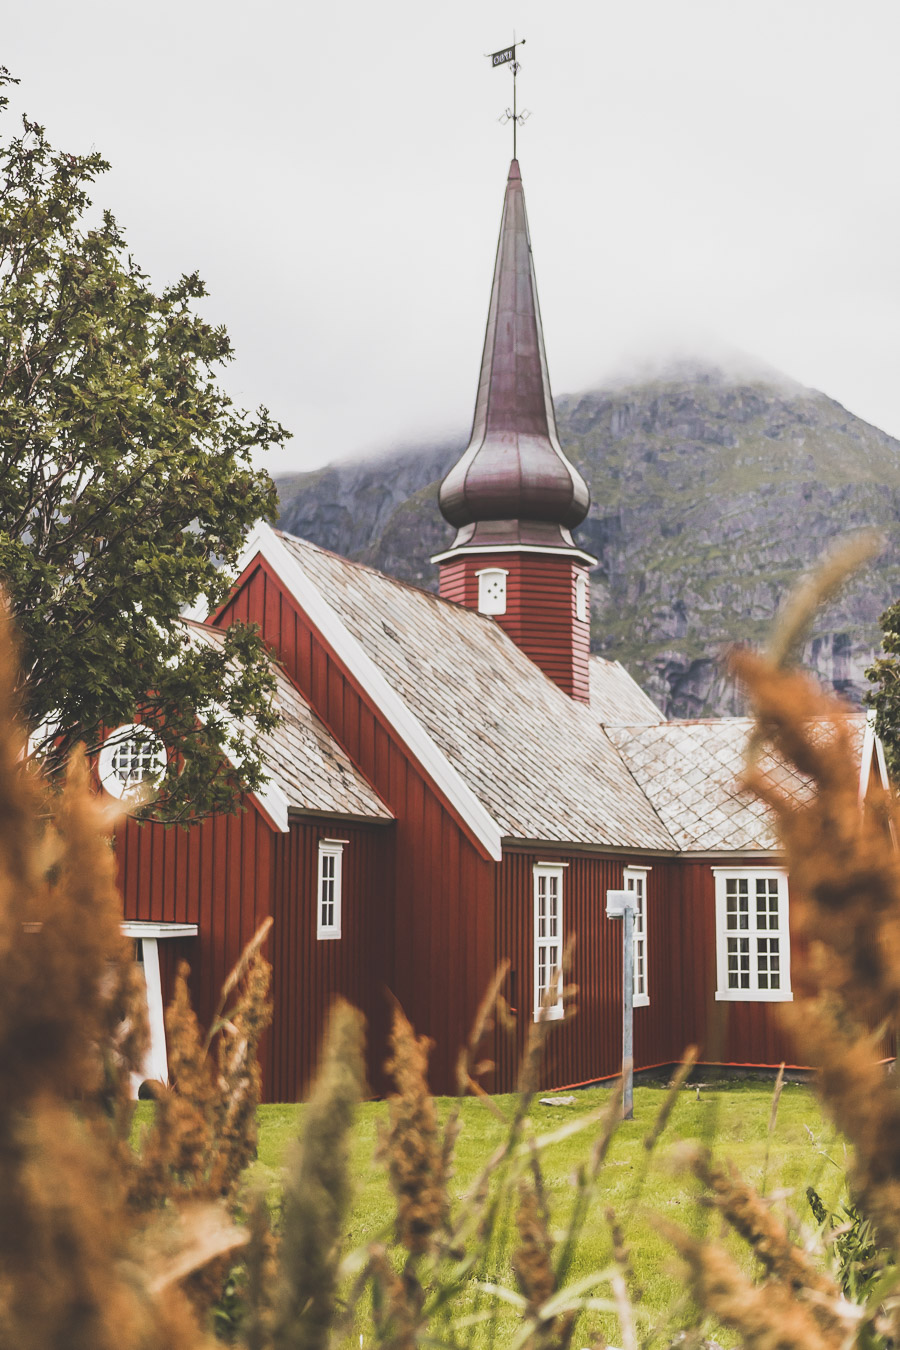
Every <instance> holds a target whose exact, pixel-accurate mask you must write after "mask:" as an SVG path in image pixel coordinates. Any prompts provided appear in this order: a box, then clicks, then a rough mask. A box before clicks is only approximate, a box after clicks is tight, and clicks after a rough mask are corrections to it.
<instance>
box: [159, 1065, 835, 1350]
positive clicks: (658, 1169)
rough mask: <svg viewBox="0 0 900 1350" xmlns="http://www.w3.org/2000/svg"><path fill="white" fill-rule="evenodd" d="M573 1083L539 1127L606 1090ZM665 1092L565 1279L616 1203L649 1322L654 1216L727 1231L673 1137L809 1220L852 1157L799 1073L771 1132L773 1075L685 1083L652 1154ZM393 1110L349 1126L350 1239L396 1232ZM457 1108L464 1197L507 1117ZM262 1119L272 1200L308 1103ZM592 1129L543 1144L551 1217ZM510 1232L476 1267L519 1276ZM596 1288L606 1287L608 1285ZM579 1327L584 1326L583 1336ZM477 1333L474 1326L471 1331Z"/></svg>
mask: <svg viewBox="0 0 900 1350" xmlns="http://www.w3.org/2000/svg"><path fill="white" fill-rule="evenodd" d="M574 1095H575V1102H574V1104H573V1105H572V1106H560V1107H551V1106H544V1105H541V1104H540V1103H539V1102H537V1101H536V1102H535V1104H534V1108H533V1110H532V1113H531V1118H532V1121H533V1125H534V1129H535V1132H536V1134H537V1135H538V1136H542V1135H544V1134H548V1133H552V1132H554V1131H557V1130H558V1129H559V1128H560V1126H562V1125H564V1124H567V1123H568V1122H570V1121H572V1120H574V1119H576V1118H578V1117H582V1116H584V1115H587V1114H589V1113H591V1112H593V1111H596V1109H597V1108H599V1107H601V1106H602V1105H603V1104H604V1103H605V1102H606V1101H607V1099H608V1096H609V1090H608V1089H600V1088H596V1089H587V1090H584V1091H581V1092H578V1093H576V1094H574ZM665 1096H666V1093H665V1090H664V1089H663V1088H656V1087H639V1088H637V1089H636V1091H635V1094H634V1097H635V1119H634V1121H633V1122H627V1123H623V1124H622V1126H621V1127H620V1129H619V1131H618V1133H617V1135H616V1137H615V1139H614V1141H613V1144H612V1147H611V1149H610V1153H609V1157H608V1161H607V1164H606V1167H605V1170H604V1174H603V1185H602V1187H601V1193H600V1197H599V1199H598V1201H597V1202H596V1203H595V1205H594V1207H593V1209H592V1211H591V1212H590V1213H589V1215H588V1219H587V1222H586V1224H585V1226H584V1229H583V1232H582V1235H581V1238H580V1242H579V1247H578V1252H577V1256H576V1258H575V1261H574V1265H573V1268H572V1270H571V1273H570V1276H569V1280H570V1281H572V1280H576V1279H578V1278H579V1277H581V1276H583V1275H585V1274H588V1273H590V1272H592V1271H597V1270H602V1269H604V1268H606V1267H607V1266H608V1265H609V1262H610V1255H611V1241H610V1235H609V1226H608V1223H607V1222H606V1219H605V1210H606V1207H607V1206H612V1207H613V1208H614V1209H615V1211H616V1213H617V1215H618V1217H619V1219H620V1221H621V1222H622V1223H623V1226H624V1228H625V1230H626V1235H627V1238H628V1241H629V1243H630V1245H631V1249H632V1259H633V1265H634V1270H635V1275H636V1277H637V1280H638V1282H639V1283H640V1285H641V1286H642V1288H643V1291H644V1305H645V1307H646V1308H647V1309H648V1310H649V1312H650V1314H651V1315H652V1318H651V1325H652V1324H653V1321H654V1320H656V1319H660V1321H662V1320H665V1319H668V1318H670V1317H671V1315H672V1313H673V1310H675V1316H676V1323H677V1308H678V1306H679V1304H680V1302H681V1301H682V1300H683V1298H684V1289H683V1285H682V1282H681V1280H680V1279H679V1276H678V1274H677V1272H676V1270H675V1268H674V1262H673V1259H672V1256H671V1249H670V1248H669V1246H668V1244H667V1243H666V1241H665V1239H664V1238H663V1237H662V1235H661V1234H660V1232H659V1231H658V1227H657V1224H656V1222H655V1216H658V1215H662V1216H664V1217H665V1218H666V1219H668V1220H670V1221H674V1222H677V1223H681V1224H683V1225H684V1226H686V1227H687V1228H689V1229H690V1230H691V1231H692V1232H694V1233H696V1234H698V1235H699V1234H700V1233H702V1232H704V1231H708V1232H709V1233H710V1235H715V1236H718V1235H719V1233H720V1222H719V1219H718V1216H717V1215H715V1214H714V1213H713V1212H711V1211H710V1210H709V1209H704V1208H701V1207H700V1206H698V1205H697V1204H696V1203H695V1197H696V1188H695V1185H694V1184H693V1182H692V1180H691V1178H690V1177H689V1176H688V1175H687V1174H686V1173H685V1172H684V1170H683V1169H681V1168H679V1167H678V1165H677V1148H674V1149H673V1146H674V1145H677V1143H678V1141H680V1140H701V1141H703V1142H706V1143H708V1144H709V1145H710V1146H711V1147H712V1148H713V1151H714V1153H715V1155H716V1156H717V1157H719V1158H722V1159H729V1160H731V1161H732V1162H733V1163H734V1164H735V1165H736V1166H737V1168H738V1169H739V1170H740V1171H741V1173H742V1174H743V1175H744V1177H745V1178H746V1179H747V1180H749V1181H751V1182H753V1183H754V1184H755V1185H757V1186H758V1187H760V1188H764V1189H765V1191H766V1193H767V1194H769V1195H770V1196H772V1195H774V1196H776V1197H777V1198H778V1203H781V1202H782V1199H783V1201H784V1203H786V1204H787V1205H788V1206H789V1207H790V1208H792V1209H793V1210H794V1211H795V1213H796V1214H797V1215H798V1216H799V1217H800V1219H801V1220H802V1221H803V1223H806V1224H810V1225H811V1226H813V1225H812V1220H811V1216H810V1214H809V1210H808V1207H807V1202H806V1196H805V1188H806V1186H807V1185H810V1184H812V1185H815V1186H816V1188H817V1189H818V1190H819V1191H820V1193H821V1194H822V1196H823V1199H824V1200H825V1202H826V1204H829V1205H835V1204H836V1203H837V1201H838V1200H839V1198H840V1193H841V1187H842V1184H843V1174H844V1163H845V1159H844V1154H843V1149H842V1146H841V1144H840V1141H839V1140H837V1139H836V1137H835V1134H834V1131H833V1129H832V1128H831V1126H830V1125H828V1124H827V1123H826V1122H825V1121H823V1119H822V1116H821V1113H820V1111H819V1108H818V1105H817V1102H816V1100H815V1097H814V1096H813V1095H812V1093H811V1092H810V1091H809V1089H808V1088H806V1087H805V1086H801V1085H797V1084H793V1083H788V1084H786V1085H785V1087H784V1091H783V1094H782V1097H781V1101H780V1104H779V1109H778V1117H777V1121H776V1125H775V1129H774V1132H773V1134H772V1136H771V1138H770V1136H769V1133H768V1127H769V1116H770V1108H771V1100H772V1087H771V1085H770V1084H760V1083H732V1082H724V1083H721V1084H711V1085H709V1086H706V1087H703V1088H702V1089H701V1091H700V1092H699V1094H698V1093H697V1091H696V1089H695V1088H693V1087H691V1088H688V1089H685V1090H683V1091H682V1092H681V1093H680V1094H679V1099H678V1101H677V1103H676V1105H675V1109H674V1111H673V1114H672V1117H671V1120H670V1122H669V1125H668V1127H667V1129H666V1132H665V1134H664V1136H663V1138H662V1140H661V1141H660V1143H659V1145H658V1146H657V1148H656V1149H655V1150H654V1152H653V1154H652V1156H650V1157H648V1154H647V1151H646V1150H645V1148H644V1146H643V1139H644V1137H645V1135H646V1134H647V1132H648V1130H649V1129H650V1127H651V1125H652V1123H653V1121H654V1119H655V1117H656V1115H657V1112H658V1111H659V1108H660V1106H661V1104H662V1102H663V1100H664V1098H665ZM495 1100H496V1102H497V1104H498V1105H499V1106H500V1107H501V1109H502V1110H504V1111H505V1112H506V1113H507V1114H510V1113H511V1111H512V1108H513V1102H514V1099H513V1098H512V1097H497V1098H495ZM437 1105H438V1111H439V1115H440V1117H441V1119H442V1120H443V1119H445V1118H446V1116H447V1113H448V1112H449V1110H450V1108H451V1105H452V1102H451V1101H450V1100H449V1099H446V1098H444V1099H439V1100H438V1103H437ZM143 1109H146V1108H142V1110H143ZM386 1117H387V1106H386V1104H385V1103H367V1104H364V1105H363V1106H361V1107H360V1108H359V1113H358V1117H357V1123H356V1127H355V1131H354V1137H353V1156H352V1171H353V1175H354V1178H355V1200H354V1204H353V1209H352V1214H351V1219H350V1223H349V1228H348V1233H347V1242H348V1248H349V1247H356V1246H360V1245H362V1244H365V1243H368V1242H371V1241H373V1240H377V1239H382V1238H385V1239H387V1238H389V1235H390V1232H391V1224H392V1217H393V1212H394V1209H393V1204H392V1200H391V1196H390V1192H389V1187H388V1182H387V1176H386V1172H385V1169H384V1168H383V1166H382V1165H381V1164H380V1163H377V1162H376V1161H374V1156H373V1155H374V1153H375V1148H376V1141H377V1133H378V1127H379V1124H380V1123H381V1122H383V1121H385V1120H386ZM462 1120H463V1128H462V1132H461V1135H460V1138H459V1142H458V1145H457V1149H456V1160H455V1174H454V1177H453V1180H452V1183H451V1191H452V1194H453V1196H454V1199H455V1200H456V1201H457V1202H461V1201H462V1200H463V1199H464V1197H465V1194H466V1190H467V1188H468V1187H469V1186H470V1185H471V1183H472V1180H473V1178H474V1177H475V1176H476V1175H477V1173H478V1171H479V1169H480V1168H481V1166H482V1165H483V1163H484V1161H485V1159H486V1158H487V1157H488V1156H489V1155H490V1154H491V1152H492V1151H493V1150H494V1148H495V1147H496V1146H497V1145H498V1144H499V1143H500V1142H501V1139H502V1138H503V1135H504V1128H503V1126H502V1124H501V1123H500V1122H499V1121H498V1120H497V1119H496V1118H495V1117H494V1116H493V1115H491V1113H490V1112H489V1111H488V1110H487V1109H486V1108H485V1107H484V1106H483V1105H480V1104H479V1103H478V1102H476V1101H474V1100H471V1099H470V1100H467V1101H466V1102H464V1103H463V1106H462ZM259 1122H260V1140H259V1156H258V1160H257V1162H256V1163H255V1164H254V1165H253V1167H252V1169H251V1176H250V1178H249V1180H250V1183H251V1184H253V1185H256V1186H263V1187H265V1188H266V1191H267V1193H268V1196H269V1200H270V1203H271V1205H272V1207H273V1209H275V1210H276V1211H277V1208H278V1203H279V1197H280V1176H281V1168H282V1165H283V1162H284V1159H285V1154H286V1151H287V1149H288V1146H289V1144H290V1143H291V1141H292V1140H293V1139H294V1138H295V1137H296V1136H297V1133H298V1131H299V1130H300V1129H301V1128H302V1122H303V1107H302V1106H263V1107H261V1108H260V1111H259ZM595 1131H596V1125H591V1126H589V1127H588V1128H586V1129H585V1130H583V1131H581V1132H580V1133H577V1134H574V1135H572V1136H571V1137H569V1138H567V1139H565V1140H563V1141H561V1142H558V1143H551V1144H549V1145H548V1146H547V1147H546V1148H545V1149H544V1151H543V1154H542V1166H543V1170H544V1175H545V1178H546V1182H547V1188H548V1192H549V1197H550V1202H551V1208H552V1217H553V1224H554V1227H555V1228H560V1227H562V1226H563V1225H564V1224H565V1221H566V1219H567V1218H568V1215H569V1213H570V1210H571V1205H572V1202H573V1196H574V1189H573V1186H572V1177H573V1173H574V1172H575V1171H576V1169H577V1168H578V1166H579V1164H581V1163H582V1162H583V1161H584V1160H585V1159H586V1158H587V1156H588V1153H589V1150H590V1146H591V1143H592V1140H593V1137H594V1134H595ZM673 1152H674V1153H675V1155H676V1157H675V1158H673V1156H672V1155H673ZM514 1236H515V1228H514V1223H513V1220H512V1214H511V1213H507V1214H506V1215H505V1217H504V1220H503V1222H502V1223H501V1224H500V1225H499V1231H498V1232H497V1234H496V1235H495V1240H494V1242H493V1243H492V1245H491V1248H490V1251H489V1254H488V1257H487V1260H486V1262H485V1264H484V1266H483V1267H482V1268H481V1270H480V1271H479V1278H480V1279H482V1280H487V1281H489V1282H494V1283H497V1284H499V1285H503V1286H505V1287H507V1288H511V1289H514V1288H515V1277H514V1275H513V1272H512V1269H511V1265H510V1254H511V1249H512V1246H513V1245H514V1241H513V1240H514ZM731 1245H732V1250H733V1251H734V1252H735V1254H738V1253H739V1252H740V1250H741V1249H740V1247H739V1246H738V1244H737V1242H733V1243H732V1244H731ZM742 1260H743V1262H744V1264H745V1265H746V1257H743V1256H742ZM597 1292H598V1293H599V1294H601V1295H607V1294H608V1288H607V1289H606V1290H604V1289H603V1288H600V1289H598V1291H597ZM515 1319H516V1314H515V1313H514V1312H513V1310H511V1309H509V1310H506V1312H505V1313H504V1314H503V1315H502V1318H501V1322H502V1323H503V1324H507V1323H508V1324H509V1327H506V1326H505V1325H501V1326H498V1327H494V1328H492V1334H493V1335H494V1336H495V1337H496V1336H497V1334H498V1333H501V1334H502V1336H503V1339H506V1337H505V1331H506V1330H507V1329H509V1328H511V1327H513V1326H514V1325H515ZM597 1325H602V1326H603V1329H604V1330H605V1332H606V1334H607V1335H609V1336H610V1337H611V1338H613V1339H615V1336H616V1333H617V1329H616V1327H615V1323H614V1322H613V1321H612V1320H609V1319H606V1318H598V1319H597ZM714 1330H715V1332H716V1335H717V1338H719V1339H721V1340H722V1342H723V1344H728V1343H730V1342H729V1337H728V1336H727V1334H723V1333H721V1332H719V1330H718V1329H714ZM588 1331H589V1328H588V1327H585V1328H584V1334H583V1335H582V1337H581V1339H579V1340H577V1341H576V1343H577V1344H579V1345H584V1344H587V1343H588V1342H587V1340H586V1339H584V1337H585V1336H586V1335H587V1334H588ZM581 1333H582V1328H580V1327H579V1329H578V1331H577V1332H576V1337H578V1336H580V1335H581ZM480 1339H481V1337H476V1341H480Z"/></svg>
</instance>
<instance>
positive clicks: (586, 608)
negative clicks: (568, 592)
mask: <svg viewBox="0 0 900 1350" xmlns="http://www.w3.org/2000/svg"><path fill="white" fill-rule="evenodd" d="M590 586H591V583H590V581H589V579H588V574H587V572H576V573H575V618H576V619H577V620H578V621H579V623H589V622H590V618H591V604H590V599H591V592H590Z"/></svg>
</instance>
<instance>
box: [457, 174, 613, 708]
mask: <svg viewBox="0 0 900 1350" xmlns="http://www.w3.org/2000/svg"><path fill="white" fill-rule="evenodd" d="M439 501H440V508H441V512H442V514H443V516H444V518H445V519H446V520H447V521H448V522H449V523H450V524H451V525H455V526H456V527H457V534H456V538H455V539H454V541H453V544H452V545H451V547H450V549H449V550H448V551H447V552H446V553H442V554H439V555H438V556H437V557H436V558H435V559H434V562H436V563H439V564H440V566H441V595H443V596H445V597H446V598H447V599H450V600H457V601H459V602H460V603H461V604H464V605H468V606H469V607H470V608H473V609H480V610H481V611H482V612H483V613H486V614H491V615H493V616H494V617H495V618H496V619H497V622H498V623H500V624H501V625H502V626H503V627H504V628H505V629H506V631H507V632H508V633H509V635H510V636H511V637H512V638H513V640H514V641H515V642H517V643H518V645H519V646H520V647H522V649H523V650H524V651H525V652H527V654H528V655H529V656H530V657H531V658H532V660H534V661H536V662H537V664H538V665H540V666H541V668H542V669H543V670H544V671H545V673H546V674H547V675H549V676H550V678H551V679H553V680H555V681H556V683H557V684H559V685H560V687H561V688H563V689H565V691H566V693H568V694H570V695H571V696H572V697H573V698H577V699H579V700H582V701H584V702H587V701H588V697H589V695H588V684H589V680H588V658H589V654H590V613H589V595H588V574H587V567H588V566H589V565H590V564H592V563H593V562H594V561H595V559H593V558H592V557H590V555H589V554H587V553H583V552H582V551H581V550H580V549H579V548H577V547H576V545H575V542H574V540H573V539H572V535H571V530H572V528H573V527H574V526H576V525H580V524H581V522H582V521H583V520H584V518H585V516H586V515H587V513H588V507H589V506H590V492H589V490H588V486H587V484H586V483H585V481H584V479H583V478H582V477H581V475H580V474H579V473H578V471H577V469H575V468H574V467H573V465H571V464H570V463H569V461H568V460H567V459H566V457H565V455H564V454H563V452H562V448H561V446H560V444H559V435H558V432H557V429H556V413H555V411H554V408H553V397H552V395H551V393H550V379H549V376H548V374H547V356H546V353H545V351H544V334H543V330H542V327H541V312H540V307H539V305H538V296H537V285H536V283H535V277H534V263H533V259H532V254H531V238H530V236H529V232H528V218H527V216H526V213H525V195H524V193H523V190H522V177H521V174H520V172H519V164H518V161H517V160H515V159H514V160H513V161H512V164H511V165H510V170H509V178H508V179H507V183H506V195H505V197H504V202H503V218H502V221H501V224H500V240H499V243H498V246H497V260H496V263H495V266H494V281H493V286H492V289H491V303H490V308H489V310H488V322H487V331H486V333H485V339H484V353H483V355H482V359H481V378H480V380H479V384H478V395H477V398H476V401H475V417H474V420H473V425H472V435H471V438H470V440H469V445H468V448H467V449H466V451H465V453H464V455H463V456H462V458H461V459H460V460H459V462H458V463H457V464H456V465H454V467H453V468H452V469H451V470H450V472H449V473H448V474H447V477H446V478H445V479H444V481H443V483H442V484H441V490H440V498H439Z"/></svg>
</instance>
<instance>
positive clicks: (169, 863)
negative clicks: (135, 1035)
mask: <svg viewBox="0 0 900 1350" xmlns="http://www.w3.org/2000/svg"><path fill="white" fill-rule="evenodd" d="M274 845H275V836H274V832H273V830H272V829H271V828H270V826H269V825H268V824H267V822H266V821H265V820H264V819H263V817H262V816H261V815H260V813H259V812H258V811H257V810H256V809H255V807H253V806H250V807H249V808H248V809H247V810H246V811H244V812H241V813H237V814H235V815H233V816H215V817H212V818H210V819H209V820H205V821H203V822H202V823H201V824H198V825H195V826H193V827H192V828H191V829H189V830H182V829H179V828H177V827H175V826H172V827H169V828H166V827H165V826H163V825H155V824H146V825H138V824H137V823H136V822H135V821H133V820H128V821H126V823H125V825H124V826H123V827H122V828H120V830H119V831H118V833H117V836H116V858H117V866H118V879H119V887H120V890H121V892H122V896H123V901H124V917H125V918H126V919H143V920H148V921H152V922H157V923H159V922H169V923H172V922H176V923H195V924H197V926H198V929H199V932H198V936H197V937H196V938H191V939H185V940H182V941H179V943H178V944H177V952H176V951H174V950H172V948H173V944H172V943H170V942H168V941H167V940H165V939H164V940H162V941H161V942H160V944H159V950H160V956H161V965H162V969H161V975H162V976H163V992H164V995H165V996H166V997H168V996H170V995H171V992H172V981H173V980H174V974H175V966H176V959H177V957H182V956H183V957H184V959H185V960H187V961H188V963H189V964H190V966H191V970H192V974H191V980H190V986H191V998H192V1000H193V1004H194V1008H195V1010H196V1012H197V1015H198V1017H199V1018H200V1020H201V1022H202V1023H204V1024H208V1022H209V1020H210V1018H211V1017H212V1014H213V1011H214V1009H215V1007H216V1004H217V1002H218V996H219V990H220V989H221V986H222V983H223V981H224V980H225V977H226V975H227V974H228V972H229V971H230V970H231V968H232V966H233V965H234V964H235V962H236V961H237V959H238V957H239V956H240V954H241V951H242V949H243V947H244V945H245V943H246V942H248V941H249V939H250V938H251V937H252V936H253V934H254V933H255V932H256V929H257V928H258V927H259V925H260V924H261V923H262V921H263V919H265V918H266V917H267V916H268V915H269V914H270V913H271V906H272V896H273V881H274V868H275V847H274ZM271 950H272V943H271V940H270V942H269V948H268V954H269V956H270V959H271ZM270 1052H271V1043H270V1035H267V1036H266V1037H265V1039H264V1042H263V1047H262V1055H261V1066H262V1071H263V1083H264V1085H265V1091H266V1094H267V1095H269V1094H270V1091H271V1053H270Z"/></svg>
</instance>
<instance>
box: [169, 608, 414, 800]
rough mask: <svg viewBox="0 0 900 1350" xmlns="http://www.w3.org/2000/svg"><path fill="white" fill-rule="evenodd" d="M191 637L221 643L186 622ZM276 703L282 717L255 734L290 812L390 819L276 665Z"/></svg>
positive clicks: (217, 635)
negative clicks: (273, 728) (265, 730)
mask: <svg viewBox="0 0 900 1350" xmlns="http://www.w3.org/2000/svg"><path fill="white" fill-rule="evenodd" d="M189 628H190V631H191V637H192V639H193V640H194V641H206V642H214V643H220V642H221V641H222V640H223V636H224V635H223V634H222V633H221V632H220V631H219V629H217V628H210V627H207V626H206V625H202V624H195V623H191V624H189ZM273 671H274V674H275V683H276V694H275V700H274V701H275V704H276V706H277V708H278V711H279V713H280V715H281V721H280V722H279V724H278V726H277V727H276V728H275V730H274V731H272V732H258V733H257V734H258V736H259V740H260V744H261V746H262V750H263V755H264V763H265V768H266V773H267V774H268V776H269V778H270V779H271V781H272V782H274V783H275V784H276V785H277V787H278V788H280V789H281V791H282V792H283V793H284V795H285V797H286V798H287V804H288V809H289V810H290V811H297V812H302V813H303V814H307V815H321V816H347V817H351V818H355V819H361V820H392V819H393V814H392V812H391V811H390V810H389V809H388V807H387V806H386V805H385V803H384V802H383V801H382V800H381V798H380V797H379V796H378V794H377V792H376V791H375V789H374V788H373V787H372V786H371V784H370V783H368V782H367V780H366V779H365V778H364V777H363V776H362V774H361V773H360V772H359V770H358V769H357V768H356V766H355V765H354V763H353V761H352V760H351V759H350V757H349V755H348V754H347V752H346V751H345V750H344V749H343V747H342V746H340V745H339V744H338V742H337V741H336V740H335V739H334V737H333V736H332V734H331V732H330V731H329V730H328V728H327V727H326V726H325V723H324V722H323V721H322V720H321V719H320V718H319V717H318V716H317V715H316V713H315V712H314V711H313V709H312V708H311V707H310V705H309V703H308V702H307V701H306V699H305V698H304V697H303V695H302V694H301V693H300V691H299V689H297V687H296V685H294V684H293V683H292V681H291V680H290V679H289V678H288V676H287V675H285V673H284V671H283V670H281V669H280V668H279V667H278V666H274V665H273Z"/></svg>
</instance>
